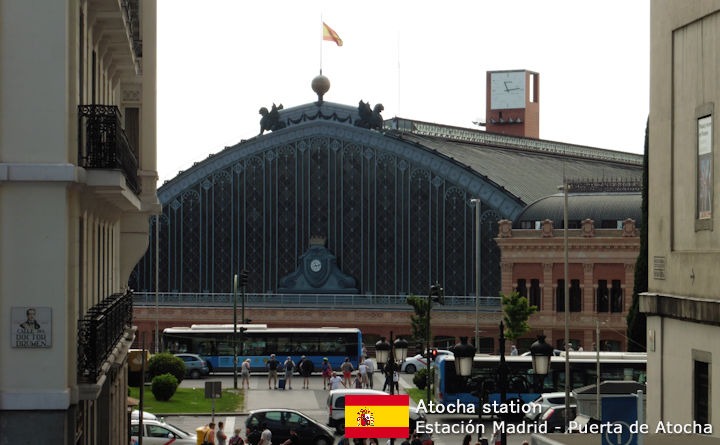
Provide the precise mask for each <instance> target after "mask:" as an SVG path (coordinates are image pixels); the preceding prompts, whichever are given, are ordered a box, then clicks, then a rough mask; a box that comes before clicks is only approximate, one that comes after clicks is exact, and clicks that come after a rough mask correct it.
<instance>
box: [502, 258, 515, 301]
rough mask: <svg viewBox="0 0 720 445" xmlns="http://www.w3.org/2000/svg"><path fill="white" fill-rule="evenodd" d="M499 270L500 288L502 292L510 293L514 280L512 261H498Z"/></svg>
mask: <svg viewBox="0 0 720 445" xmlns="http://www.w3.org/2000/svg"><path fill="white" fill-rule="evenodd" d="M500 271H501V278H500V288H501V289H502V292H503V294H505V295H510V293H511V292H512V291H513V283H514V282H515V280H514V278H515V277H513V263H511V262H504V261H503V262H502V263H500Z"/></svg>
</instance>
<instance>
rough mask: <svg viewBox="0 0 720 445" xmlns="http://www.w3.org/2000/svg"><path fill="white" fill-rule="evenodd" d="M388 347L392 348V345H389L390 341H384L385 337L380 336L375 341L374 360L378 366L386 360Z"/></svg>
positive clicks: (388, 352)
mask: <svg viewBox="0 0 720 445" xmlns="http://www.w3.org/2000/svg"><path fill="white" fill-rule="evenodd" d="M390 349H392V346H390V343H388V342H387V341H385V337H380V340H379V341H378V342H377V343H375V360H376V361H377V364H378V366H380V365H381V364H382V365H384V364H385V362H387V361H388V358H389V355H390ZM406 353H407V351H406Z"/></svg>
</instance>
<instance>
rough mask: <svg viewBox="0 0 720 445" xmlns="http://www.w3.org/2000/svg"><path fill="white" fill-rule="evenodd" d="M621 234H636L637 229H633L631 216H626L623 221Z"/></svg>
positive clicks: (626, 235)
mask: <svg viewBox="0 0 720 445" xmlns="http://www.w3.org/2000/svg"><path fill="white" fill-rule="evenodd" d="M623 236H625V237H630V236H637V231H636V230H635V220H634V219H632V218H628V219H626V220H625V221H623Z"/></svg>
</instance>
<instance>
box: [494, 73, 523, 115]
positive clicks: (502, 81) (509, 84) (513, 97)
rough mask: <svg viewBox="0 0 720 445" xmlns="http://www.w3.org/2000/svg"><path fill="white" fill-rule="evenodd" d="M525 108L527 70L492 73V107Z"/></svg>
mask: <svg viewBox="0 0 720 445" xmlns="http://www.w3.org/2000/svg"><path fill="white" fill-rule="evenodd" d="M510 108H525V71H499V72H495V73H490V109H491V110H504V109H510Z"/></svg>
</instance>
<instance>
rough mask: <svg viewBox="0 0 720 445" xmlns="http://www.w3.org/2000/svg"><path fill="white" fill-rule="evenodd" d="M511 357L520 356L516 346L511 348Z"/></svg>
mask: <svg viewBox="0 0 720 445" xmlns="http://www.w3.org/2000/svg"><path fill="white" fill-rule="evenodd" d="M510 355H518V350H517V348H516V347H515V345H512V346H510Z"/></svg>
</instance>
